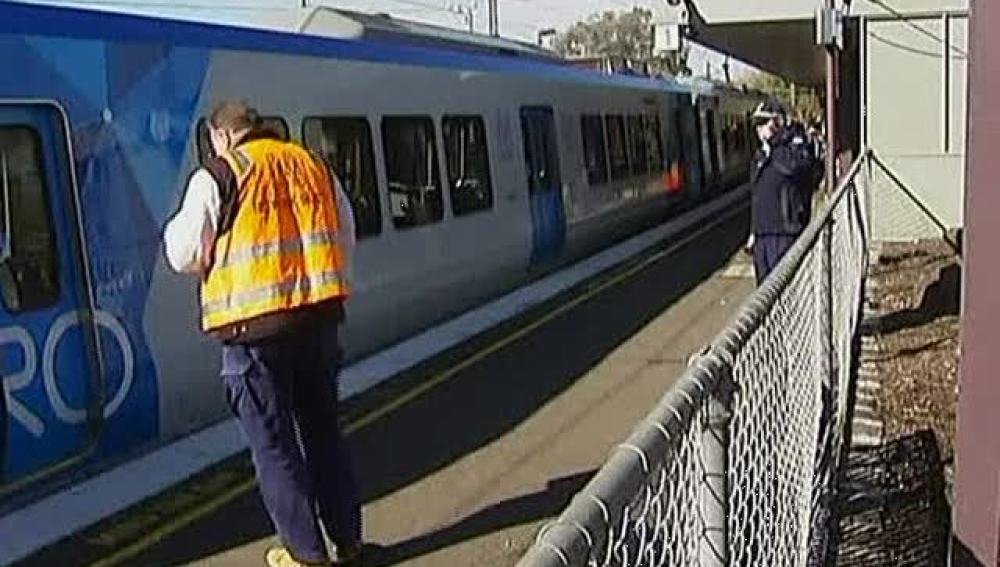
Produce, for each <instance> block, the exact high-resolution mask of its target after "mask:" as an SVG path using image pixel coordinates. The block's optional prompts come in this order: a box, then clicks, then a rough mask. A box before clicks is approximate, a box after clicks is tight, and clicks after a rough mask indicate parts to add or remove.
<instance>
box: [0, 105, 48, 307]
mask: <svg viewBox="0 0 1000 567" xmlns="http://www.w3.org/2000/svg"><path fill="white" fill-rule="evenodd" d="M17 131H20V132H22V133H23V134H24V135H26V136H27V137H28V139H27V140H24V142H25V143H27V144H30V145H31V146H32V148H31V149H30V151H31V152H32V154H31V157H32V158H33V159H30V160H20V159H19V160H11V161H8V159H7V158H6V153H5V152H4V147H5V144H4V136H5V134H9V133H10V132H17ZM12 145H13V143H12ZM11 163H13V164H14V166H15V167H16V166H17V164H21V165H22V167H23V166H24V165H25V164H33V165H34V168H35V173H37V176H38V184H37V185H38V191H37V192H36V193H37V194H36V193H34V192H33V193H30V194H29V192H28V191H25V190H24V188H23V187H22V188H21V189H22V191H21V193H19V194H18V195H17V199H16V200H17V201H19V202H18V203H15V193H14V191H13V187H12V184H11V171H10V169H9V166H10V164H11ZM51 174H52V173H51V172H49V171H48V170H47V169H46V164H45V148H44V147H43V144H42V135H41V133H40V132H39V131H38V130H37V129H36V128H35V127H34V126H30V125H27V124H5V125H3V126H0V223H2V225H0V234H2V235H3V239H4V242H3V243H2V246H0V249H2V261H0V300H2V302H3V305H4V308H5V309H6V310H7V311H8V312H9V313H12V314H17V313H23V312H26V311H34V310H38V309H44V308H46V307H50V306H52V305H55V304H56V303H58V302H59V299H60V298H61V297H62V289H61V285H60V282H59V277H60V274H59V250H58V248H57V240H56V232H55V219H54V218H53V215H52V203H51V202H50V200H49V190H50V189H49V177H50V175H51ZM26 197H27V198H34V197H37V200H36V202H34V203H33V205H34V206H33V207H31V209H32V210H26V209H27V207H23V206H19V205H21V204H23V203H25V202H27V201H28V199H27V198H26ZM29 219H30V220H32V221H35V223H36V224H38V225H40V226H41V230H40V231H39V230H35V231H32V232H30V233H28V234H18V229H21V230H23V229H24V227H25V226H27V225H28V224H29V223H28V222H27V220H29ZM22 240H23V241H24V242H28V243H30V244H31V245H32V246H33V247H35V248H38V249H39V250H37V251H31V252H29V253H25V252H22V251H21V250H22V247H21V245H20V244H19V242H21V241H22ZM39 241H41V242H39ZM36 252H38V253H36ZM18 268H23V269H18ZM28 268H33V270H29V271H28V273H29V274H32V275H36V276H37V277H33V278H30V281H27V279H28V278H26V277H25V270H27V269H28ZM15 274H16V275H15ZM46 275H47V276H48V277H45V276H46ZM26 297H27V299H26Z"/></svg>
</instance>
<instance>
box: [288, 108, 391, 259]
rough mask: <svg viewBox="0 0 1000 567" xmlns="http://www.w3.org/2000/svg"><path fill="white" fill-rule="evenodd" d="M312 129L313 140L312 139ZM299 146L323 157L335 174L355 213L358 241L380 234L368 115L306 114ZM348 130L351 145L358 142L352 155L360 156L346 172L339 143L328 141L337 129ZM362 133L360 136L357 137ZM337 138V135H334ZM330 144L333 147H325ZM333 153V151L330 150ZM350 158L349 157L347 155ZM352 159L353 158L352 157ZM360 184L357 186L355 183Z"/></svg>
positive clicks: (379, 202)
mask: <svg viewBox="0 0 1000 567" xmlns="http://www.w3.org/2000/svg"><path fill="white" fill-rule="evenodd" d="M312 128H315V129H316V130H315V135H316V136H317V138H316V139H313V135H314V132H313V131H312ZM301 130H302V145H303V146H305V147H306V148H308V149H309V150H310V151H312V152H314V153H316V154H317V155H319V156H320V157H322V158H323V159H324V160H325V161H326V163H327V165H329V167H330V168H331V169H332V170H333V174H334V175H336V176H337V179H338V180H339V181H340V183H341V186H342V187H343V188H344V193H346V194H347V197H348V199H350V201H351V208H352V212H353V214H354V231H355V235H356V237H357V239H358V240H362V239H364V238H372V237H375V236H378V235H379V234H381V233H382V222H383V221H382V196H381V194H382V192H381V190H380V188H379V180H378V164H377V162H376V160H375V136H374V134H373V133H372V127H371V121H369V120H368V117H367V116H362V115H355V116H306V117H304V118H303V119H302V125H301ZM342 130H348V131H347V132H346V134H345V135H346V136H350V137H353V138H352V141H350V144H351V145H352V146H353V145H355V144H357V143H358V142H360V146H361V147H359V148H356V150H352V151H354V152H355V153H360V154H364V155H355V156H352V157H353V158H357V159H360V161H361V163H360V164H354V167H353V171H356V172H358V174H357V175H352V174H350V173H349V171H351V168H348V167H347V161H346V160H345V159H342V158H341V152H340V150H339V149H338V148H339V145H338V144H337V143H336V142H332V144H331V142H330V137H329V135H330V134H331V133H335V132H337V131H342ZM357 134H361V136H360V137H359V136H357ZM333 139H334V140H336V134H335V136H334V138H333ZM330 145H332V147H333V149H330V148H329V147H324V146H330ZM331 152H332V153H331ZM347 159H351V158H347ZM352 161H353V160H352ZM359 184H360V185H362V187H360V188H359V187H357V185H359Z"/></svg>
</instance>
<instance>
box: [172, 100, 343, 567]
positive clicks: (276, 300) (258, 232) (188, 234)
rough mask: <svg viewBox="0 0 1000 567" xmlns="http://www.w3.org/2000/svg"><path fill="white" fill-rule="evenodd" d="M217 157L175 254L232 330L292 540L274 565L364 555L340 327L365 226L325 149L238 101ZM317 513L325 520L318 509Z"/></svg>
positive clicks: (272, 508)
mask: <svg viewBox="0 0 1000 567" xmlns="http://www.w3.org/2000/svg"><path fill="white" fill-rule="evenodd" d="M208 122H209V132H210V137H211V143H212V147H213V149H214V151H215V154H216V156H217V157H215V158H212V159H211V160H209V161H208V163H206V164H205V165H204V167H202V168H199V169H197V170H196V171H195V172H194V173H193V174H192V176H191V178H190V180H189V182H188V187H187V190H186V193H185V195H184V199H183V202H182V205H181V208H180V210H179V211H178V212H177V214H176V215H175V216H174V217H173V218H172V219H171V220H170V221H169V223H168V224H167V227H166V230H165V234H164V240H165V249H166V255H167V259H168V261H169V263H170V265H171V267H172V268H173V269H174V270H176V271H178V272H188V273H194V274H198V275H199V276H200V277H201V311H202V329H203V330H204V331H205V332H206V333H208V334H210V335H212V336H214V337H216V338H217V339H219V340H220V341H221V342H222V344H223V349H222V380H223V383H224V385H225V391H226V399H227V401H228V404H229V406H230V409H231V411H232V412H233V413H234V414H235V415H236V417H237V418H238V421H239V423H240V425H241V427H242V429H243V432H244V434H245V436H246V438H247V442H248V444H249V446H250V451H251V455H252V457H253V462H254V468H255V470H256V473H257V480H258V483H259V485H260V492H261V495H262V497H263V500H264V504H265V506H266V508H267V510H268V513H269V514H270V516H271V519H272V521H273V522H274V525H275V527H276V528H277V532H278V535H279V537H280V538H281V541H282V543H283V545H282V546H281V547H277V548H273V549H270V550H268V552H267V555H266V561H267V564H268V565H270V566H271V567H295V566H299V565H328V564H329V562H330V555H329V553H328V551H327V547H326V543H325V540H324V537H323V533H322V530H321V528H320V525H321V523H322V526H323V527H324V528H326V531H327V533H328V534H329V536H330V538H331V539H332V540H333V543H334V546H335V552H336V553H335V560H336V562H337V563H336V564H346V563H348V562H351V561H353V560H354V559H356V558H357V557H358V556H359V555H360V550H361V547H362V546H361V512H360V508H359V500H358V492H357V483H356V478H355V475H354V472H353V465H352V463H351V462H350V456H349V453H348V450H347V447H346V445H345V442H344V439H343V437H342V435H341V432H340V430H339V428H338V426H337V423H338V421H337V403H338V400H337V385H336V380H337V374H338V371H339V366H340V363H341V350H340V346H339V343H338V328H339V325H340V323H341V322H342V321H343V317H344V307H343V304H344V301H345V299H346V298H347V296H348V294H349V289H348V282H347V279H346V270H347V261H348V252H349V250H348V249H347V248H346V247H345V245H344V243H345V242H352V241H353V240H352V239H353V235H347V234H344V227H345V226H352V225H353V223H352V222H351V221H350V219H349V218H346V217H345V211H344V210H343V207H341V208H339V209H338V207H337V204H336V203H337V193H336V191H338V187H337V181H336V178H335V177H334V176H333V174H332V172H331V171H330V170H329V169H328V168H327V167H326V166H325V164H324V163H323V162H322V161H321V160H319V159H318V158H316V157H314V156H312V155H311V154H310V153H308V152H307V151H306V150H304V149H302V148H301V147H299V146H297V145H295V144H292V143H286V142H282V141H279V140H277V139H275V138H273V137H272V135H271V134H270V133H268V132H265V131H263V130H261V129H260V127H259V126H260V125H259V119H258V117H257V114H256V112H255V111H254V110H253V109H251V108H250V107H249V106H247V105H246V104H243V103H236V102H224V103H222V104H220V105H219V106H218V107H216V108H215V109H214V111H213V112H212V113H211V115H210V117H209V121H208ZM317 514H318V516H319V518H317Z"/></svg>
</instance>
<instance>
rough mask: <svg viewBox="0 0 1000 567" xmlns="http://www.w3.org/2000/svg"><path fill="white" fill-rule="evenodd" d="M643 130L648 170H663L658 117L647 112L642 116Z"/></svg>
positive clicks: (656, 171) (654, 171)
mask: <svg viewBox="0 0 1000 567" xmlns="http://www.w3.org/2000/svg"><path fill="white" fill-rule="evenodd" d="M642 122H643V131H644V132H645V135H646V146H647V147H648V148H649V151H648V157H649V170H650V171H651V172H653V173H659V172H661V171H663V137H662V134H661V132H660V117H659V116H657V115H655V114H647V115H646V116H644V117H643V118H642Z"/></svg>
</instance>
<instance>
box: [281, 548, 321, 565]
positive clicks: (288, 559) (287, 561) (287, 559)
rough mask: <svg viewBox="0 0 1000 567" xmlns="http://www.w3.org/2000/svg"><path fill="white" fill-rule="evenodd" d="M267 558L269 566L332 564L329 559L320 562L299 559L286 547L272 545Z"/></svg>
mask: <svg viewBox="0 0 1000 567" xmlns="http://www.w3.org/2000/svg"><path fill="white" fill-rule="evenodd" d="M265 558H266V559H267V565H268V567H328V566H329V565H330V562H329V561H323V562H320V563H305V562H303V561H299V560H298V559H295V558H294V557H292V554H291V553H290V552H289V551H288V549H286V548H284V547H272V548H271V549H268V550H267V555H266V556H265Z"/></svg>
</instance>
